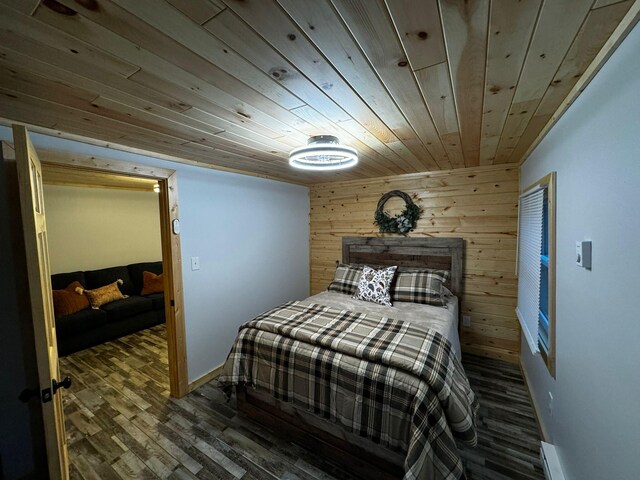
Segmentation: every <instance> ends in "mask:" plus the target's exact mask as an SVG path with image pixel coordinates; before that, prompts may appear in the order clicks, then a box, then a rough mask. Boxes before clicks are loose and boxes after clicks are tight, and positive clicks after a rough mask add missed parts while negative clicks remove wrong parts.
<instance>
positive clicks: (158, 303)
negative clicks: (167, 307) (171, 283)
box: [144, 293, 164, 310]
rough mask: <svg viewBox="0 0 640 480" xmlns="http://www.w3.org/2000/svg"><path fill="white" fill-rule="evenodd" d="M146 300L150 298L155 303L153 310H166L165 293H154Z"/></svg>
mask: <svg viewBox="0 0 640 480" xmlns="http://www.w3.org/2000/svg"><path fill="white" fill-rule="evenodd" d="M144 298H148V299H150V300H151V301H152V302H153V309H154V310H160V309H163V308H164V293H152V294H151V295H147V296H145V297H144Z"/></svg>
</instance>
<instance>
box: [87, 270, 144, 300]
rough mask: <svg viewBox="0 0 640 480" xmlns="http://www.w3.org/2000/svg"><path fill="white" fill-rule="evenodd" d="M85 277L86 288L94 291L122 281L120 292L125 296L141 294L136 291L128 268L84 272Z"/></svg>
mask: <svg viewBox="0 0 640 480" xmlns="http://www.w3.org/2000/svg"><path fill="white" fill-rule="evenodd" d="M84 276H85V278H86V279H87V283H86V284H83V285H84V286H85V288H87V289H89V290H93V289H95V288H100V287H104V286H105V285H109V284H110V283H113V282H115V281H117V280H118V279H119V278H120V279H122V285H120V291H121V292H122V293H124V294H125V295H136V294H138V293H140V292H136V291H135V287H134V285H133V282H132V281H131V277H130V276H129V269H128V268H127V267H111V268H103V269H101V270H89V271H87V272H84Z"/></svg>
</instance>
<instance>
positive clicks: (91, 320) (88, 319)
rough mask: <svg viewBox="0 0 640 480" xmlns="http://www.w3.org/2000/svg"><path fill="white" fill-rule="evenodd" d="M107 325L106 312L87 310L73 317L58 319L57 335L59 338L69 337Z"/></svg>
mask: <svg viewBox="0 0 640 480" xmlns="http://www.w3.org/2000/svg"><path fill="white" fill-rule="evenodd" d="M106 323H107V313H106V312H104V311H102V310H93V309H91V308H87V309H86V310H81V311H79V312H76V313H72V314H71V315H65V316H64V317H60V318H56V333H57V335H59V336H64V337H67V336H70V335H75V334H78V333H81V332H86V331H89V330H92V329H94V328H98V327H100V326H102V325H106Z"/></svg>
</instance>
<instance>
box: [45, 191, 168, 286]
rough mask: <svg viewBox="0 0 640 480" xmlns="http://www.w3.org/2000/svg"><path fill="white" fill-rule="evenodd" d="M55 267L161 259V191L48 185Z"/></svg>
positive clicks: (95, 266) (65, 269) (69, 269)
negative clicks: (158, 192) (159, 196)
mask: <svg viewBox="0 0 640 480" xmlns="http://www.w3.org/2000/svg"><path fill="white" fill-rule="evenodd" d="M44 199H45V205H44V208H45V212H46V215H47V233H48V239H49V261H50V263H51V271H52V272H53V273H61V272H73V271H76V270H95V269H98V268H106V267H115V266H118V265H129V264H130V263H137V262H155V261H158V260H161V259H162V242H161V239H160V210H159V200H158V194H157V193H154V192H153V191H149V192H142V191H133V190H122V189H113V188H91V187H75V186H63V185H45V187H44Z"/></svg>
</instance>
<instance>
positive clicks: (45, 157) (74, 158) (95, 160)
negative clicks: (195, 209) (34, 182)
mask: <svg viewBox="0 0 640 480" xmlns="http://www.w3.org/2000/svg"><path fill="white" fill-rule="evenodd" d="M38 154H39V155H40V156H41V157H42V162H43V163H49V164H54V165H63V166H66V167H70V168H77V169H81V170H89V171H96V170H99V171H101V172H108V173H114V174H118V175H129V176H134V177H141V178H152V179H156V180H162V179H166V178H169V177H170V176H171V175H172V174H173V173H174V172H175V170H170V169H168V168H160V167H151V166H148V165H142V164H136V163H131V162H125V161H122V160H114V159H112V158H107V157H100V156H96V155H86V154H81V153H73V152H65V151H61V150H47V149H38Z"/></svg>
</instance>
